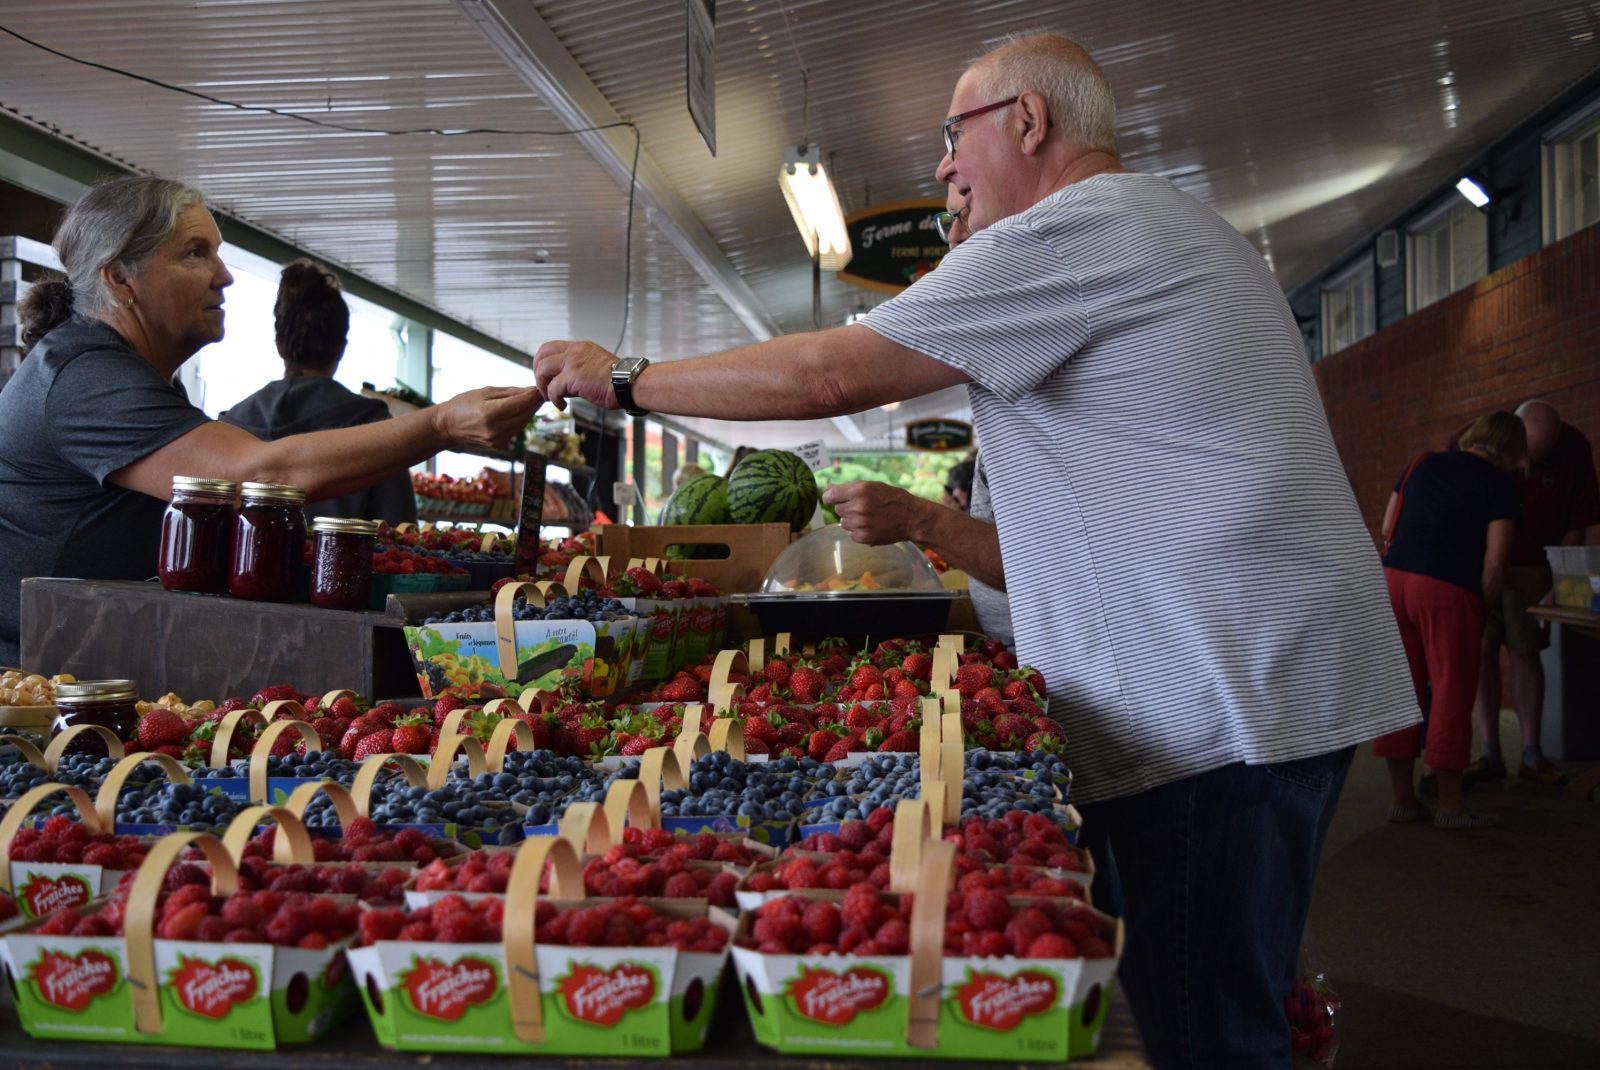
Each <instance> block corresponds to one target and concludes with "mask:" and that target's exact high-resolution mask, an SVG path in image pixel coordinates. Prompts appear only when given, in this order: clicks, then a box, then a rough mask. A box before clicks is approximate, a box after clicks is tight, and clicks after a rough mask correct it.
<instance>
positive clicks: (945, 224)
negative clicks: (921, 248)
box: [933, 211, 961, 245]
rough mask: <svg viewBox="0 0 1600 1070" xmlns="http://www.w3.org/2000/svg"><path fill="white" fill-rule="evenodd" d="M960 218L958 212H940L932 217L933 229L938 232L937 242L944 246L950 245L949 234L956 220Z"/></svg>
mask: <svg viewBox="0 0 1600 1070" xmlns="http://www.w3.org/2000/svg"><path fill="white" fill-rule="evenodd" d="M960 218H961V213H960V212H950V211H945V212H940V213H939V214H938V215H936V216H934V217H933V229H935V230H937V231H938V232H939V240H940V241H942V242H944V243H945V244H946V245H949V244H950V232H951V231H952V230H954V229H955V226H956V220H958V219H960Z"/></svg>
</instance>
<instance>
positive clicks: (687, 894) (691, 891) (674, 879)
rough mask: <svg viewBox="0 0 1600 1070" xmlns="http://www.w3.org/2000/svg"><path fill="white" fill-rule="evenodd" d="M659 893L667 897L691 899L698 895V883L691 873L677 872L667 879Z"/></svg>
mask: <svg viewBox="0 0 1600 1070" xmlns="http://www.w3.org/2000/svg"><path fill="white" fill-rule="evenodd" d="M661 894H662V895H663V896H665V897H667V898H668V899H693V898H696V897H698V896H699V895H700V885H699V882H697V881H696V880H695V879H694V875H693V874H691V873H677V874H674V875H673V876H671V877H669V878H668V879H667V882H666V883H665V884H664V885H662V887H661Z"/></svg>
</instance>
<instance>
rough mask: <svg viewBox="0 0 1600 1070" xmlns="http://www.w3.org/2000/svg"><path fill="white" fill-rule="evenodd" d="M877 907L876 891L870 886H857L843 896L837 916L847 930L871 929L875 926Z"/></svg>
mask: <svg viewBox="0 0 1600 1070" xmlns="http://www.w3.org/2000/svg"><path fill="white" fill-rule="evenodd" d="M878 906H879V899H878V893H877V891H876V890H875V889H873V888H872V887H871V886H870V885H858V886H856V887H854V888H852V889H850V891H849V892H847V893H846V894H845V897H844V903H843V904H842V905H841V906H840V907H839V914H840V917H841V918H842V919H843V921H844V926H845V928H847V929H850V928H861V929H872V928H874V927H876V925H877V921H878ZM840 950H843V948H840Z"/></svg>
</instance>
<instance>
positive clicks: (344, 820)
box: [283, 763, 415, 829]
mask: <svg viewBox="0 0 1600 1070" xmlns="http://www.w3.org/2000/svg"><path fill="white" fill-rule="evenodd" d="M413 764H415V763H413ZM360 776H361V773H360V771H359V770H358V771H357V772H356V777H357V778H358V779H359V778H360ZM368 790H369V792H370V790H371V785H368ZM319 793H320V794H323V795H326V796H327V797H328V799H329V800H330V801H331V802H332V803H333V810H334V812H335V813H336V814H338V815H339V827H340V828H341V829H347V828H349V827H350V822H352V821H354V820H355V819H356V818H358V817H365V816H366V811H365V810H363V809H362V808H361V806H359V805H357V803H356V800H355V796H354V795H352V794H350V791H349V789H348V788H346V787H345V786H344V785H343V784H336V783H334V782H333V781H331V780H316V781H312V782H311V783H309V784H301V785H300V786H299V787H298V788H295V789H294V790H293V791H291V792H290V793H289V798H288V799H286V800H285V801H284V804H283V808H284V809H285V810H287V811H289V812H290V813H291V814H293V815H294V816H295V817H298V818H300V819H301V820H302V821H304V819H305V816H306V811H307V810H309V809H310V808H311V800H312V799H315V798H316V797H317V795H318V794H319ZM369 798H370V795H368V796H364V797H363V800H362V801H363V803H364V802H366V801H368V799H369Z"/></svg>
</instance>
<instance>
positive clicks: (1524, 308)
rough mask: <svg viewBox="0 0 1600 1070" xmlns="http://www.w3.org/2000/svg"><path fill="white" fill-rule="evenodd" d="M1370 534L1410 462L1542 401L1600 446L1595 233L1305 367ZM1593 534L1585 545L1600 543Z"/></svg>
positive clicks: (1599, 289) (1594, 531) (1598, 240)
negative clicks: (1486, 417)
mask: <svg viewBox="0 0 1600 1070" xmlns="http://www.w3.org/2000/svg"><path fill="white" fill-rule="evenodd" d="M1312 372H1313V374H1314V375H1315V376H1316V379H1317V385H1318V386H1319V387H1320V388H1321V391H1322V400H1323V403H1324V405H1326V406H1327V410H1328V421H1329V424H1330V425H1331V426H1332V428H1333V438H1334V442H1335V443H1336V444H1337V445H1338V447H1339V454H1340V456H1341V457H1342V458H1343V459H1344V466H1345V471H1346V472H1347V473H1348V475H1349V477H1350V485H1351V486H1352V487H1353V488H1354V489H1355V492H1356V499H1357V501H1358V502H1359V503H1360V505H1361V511H1362V515H1364V516H1365V517H1366V520H1367V524H1368V526H1369V527H1370V528H1371V529H1372V531H1373V533H1374V535H1375V536H1376V533H1377V531H1378V528H1379V526H1380V524H1381V523H1382V520H1383V508H1384V505H1385V503H1386V502H1387V501H1388V499H1389V490H1390V488H1391V487H1392V486H1393V485H1394V481H1395V480H1396V479H1398V478H1399V476H1400V474H1401V473H1402V472H1403V471H1404V470H1405V466H1406V464H1407V462H1408V461H1410V459H1411V458H1412V457H1413V456H1415V455H1416V454H1417V453H1418V452H1419V451H1421V450H1425V449H1441V448H1443V447H1444V445H1445V444H1446V443H1447V442H1448V441H1449V439H1450V437H1451V436H1452V435H1454V434H1455V433H1456V432H1457V431H1459V430H1460V429H1461V428H1463V427H1464V426H1466V424H1468V423H1469V422H1471V421H1472V420H1474V419H1476V418H1477V417H1479V416H1481V415H1483V414H1484V413H1486V412H1491V411H1493V410H1494V409H1513V408H1515V407H1516V406H1517V405H1519V404H1520V403H1521V402H1523V401H1525V400H1527V399H1528V398H1531V397H1538V398H1543V399H1544V400H1546V401H1548V402H1550V403H1551V404H1552V405H1554V406H1555V407H1556V409H1557V410H1558V411H1560V413H1561V417H1562V419H1563V420H1565V421H1566V422H1567V423H1570V424H1572V425H1574V426H1575V427H1577V428H1578V430H1580V431H1582V432H1583V433H1584V435H1585V436H1587V437H1588V439H1589V441H1590V443H1591V444H1592V445H1597V446H1600V227H1590V228H1589V229H1587V230H1584V231H1580V232H1579V233H1577V234H1575V235H1573V236H1572V237H1570V238H1567V239H1566V240H1564V241H1562V242H1559V243H1557V244H1555V245H1551V246H1549V247H1548V248H1545V249H1542V250H1540V251H1539V252H1537V253H1535V254H1533V255H1532V256H1528V257H1525V258H1523V259H1521V260H1518V261H1516V262H1515V263H1513V264H1510V265H1509V266H1507V267H1505V268H1502V269H1501V270H1499V271H1496V272H1495V273H1494V274H1492V275H1489V276H1487V277H1486V278H1483V279H1480V280H1479V281H1478V282H1477V283H1476V284H1474V285H1473V286H1471V287H1469V288H1467V289H1465V290H1462V291H1460V292H1459V293H1455V294H1452V295H1451V296H1449V297H1447V298H1445V299H1444V300H1442V301H1439V302H1438V303H1436V304H1433V305H1430V306H1429V307H1427V308H1425V309H1422V310H1420V311H1418V312H1415V313H1413V314H1411V315H1409V316H1407V317H1406V318H1405V319H1403V320H1401V321H1400V322H1398V323H1395V324H1394V325H1392V326H1389V327H1386V328H1384V329H1383V330H1381V331H1379V332H1378V333H1377V334H1374V335H1372V336H1371V337H1369V338H1366V339H1363V340H1362V341H1360V342H1358V343H1356V344H1355V345H1353V346H1351V347H1350V348H1348V349H1345V350H1342V351H1341V352H1339V353H1336V354H1334V355H1333V356H1331V357H1329V358H1327V359H1325V360H1322V361H1319V362H1317V363H1316V364H1314V365H1312ZM1597 536H1600V527H1596V528H1591V529H1590V533H1589V541H1590V542H1596V541H1600V538H1597Z"/></svg>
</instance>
